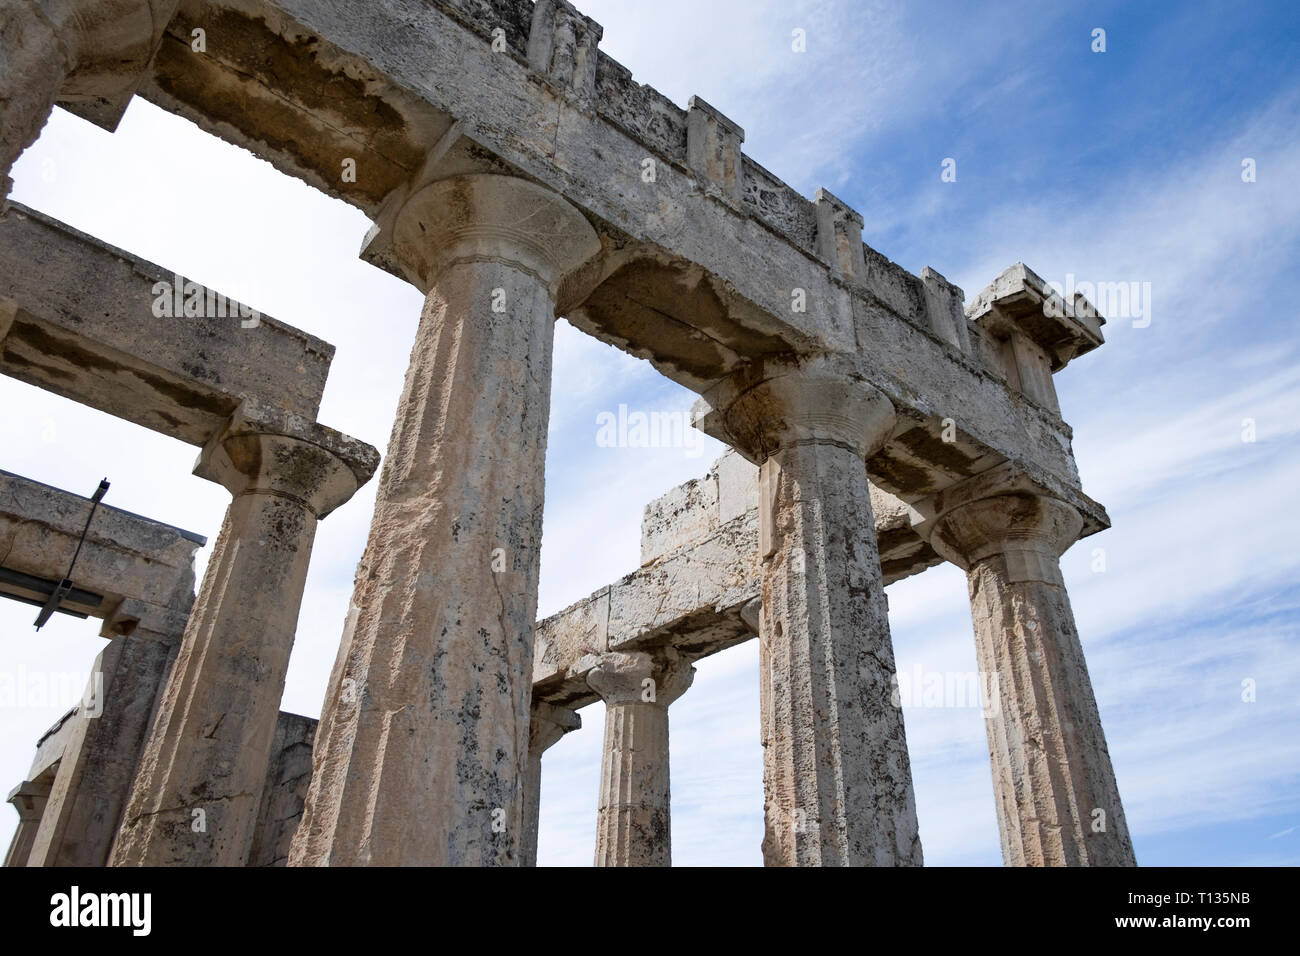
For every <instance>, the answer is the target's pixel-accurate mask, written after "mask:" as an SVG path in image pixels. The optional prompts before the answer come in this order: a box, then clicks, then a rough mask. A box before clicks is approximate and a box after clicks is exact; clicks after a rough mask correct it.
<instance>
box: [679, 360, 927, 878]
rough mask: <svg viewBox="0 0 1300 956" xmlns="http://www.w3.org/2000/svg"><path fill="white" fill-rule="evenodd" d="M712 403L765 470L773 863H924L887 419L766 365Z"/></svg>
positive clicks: (827, 367) (766, 700)
mask: <svg viewBox="0 0 1300 956" xmlns="http://www.w3.org/2000/svg"><path fill="white" fill-rule="evenodd" d="M709 398H710V402H711V403H712V406H713V408H715V409H717V410H719V412H720V414H719V415H717V416H712V417H710V418H709V422H710V424H711V425H713V426H715V427H716V426H717V425H719V424H721V426H722V428H721V429H720V433H719V434H718V435H717V436H716V437H719V438H722V439H723V440H726V441H728V442H729V443H731V444H733V445H739V446H741V447H742V448H743V449H744V450H745V452H746V454H747V457H750V458H751V459H752V460H756V461H759V462H761V466H760V472H759V486H760V507H759V521H760V525H759V530H760V541H759V556H760V558H761V560H762V562H763V587H762V611H761V613H760V622H761V623H760V627H761V637H760V641H761V646H760V661H761V676H760V686H761V692H760V693H761V699H762V705H763V718H762V726H763V734H764V740H763V744H764V781H763V783H764V792H765V799H766V807H765V816H766V834H765V837H764V840H763V857H764V860H765V861H766V863H767V864H768V865H801V866H817V865H821V866H834V865H841V866H843V865H878V866H893V865H919V864H920V863H921V844H920V838H919V836H918V833H917V823H916V804H915V798H914V796H913V792H912V778H911V769H910V764H909V761H908V754H907V743H906V738H905V735H904V729H903V718H902V712H901V710H900V709H899V708H896V707H894V706H893V705H892V703H891V699H890V688H891V684H890V679H891V677H892V676H893V674H894V655H893V647H892V645H891V642H890V637H889V620H888V616H887V610H886V601H885V594H884V584H883V582H882V580H881V570H880V560H879V554H878V552H877V546H876V537H875V533H874V517H873V514H872V510H871V492H870V488H869V486H868V483H867V474H866V467H865V464H864V460H865V458H866V457H867V455H869V454H870V453H871V452H872V451H874V450H875V449H877V448H879V447H880V446H881V445H882V444H883V443H884V442H885V440H886V439H887V438H888V437H889V435H890V434H891V431H892V429H893V426H894V410H893V407H892V406H891V404H890V402H889V400H888V399H887V398H885V397H884V395H882V394H881V393H880V392H879V391H877V390H876V389H874V388H872V387H871V386H870V385H868V384H867V383H865V382H863V381H861V380H860V379H855V378H853V377H851V376H850V375H848V374H845V372H844V370H843V369H842V368H840V367H837V366H836V365H835V364H834V363H833V362H832V361H830V360H819V359H810V360H808V361H807V362H806V363H805V364H804V365H803V366H802V367H794V366H785V365H776V364H771V365H767V366H765V367H760V368H756V369H755V370H754V371H753V373H752V379H746V380H744V381H739V380H737V381H732V382H727V383H724V384H723V387H722V388H719V389H717V390H715V392H714V393H713V394H712V395H711V396H710V397H709ZM700 408H701V406H697V415H698V410H699V409H700Z"/></svg>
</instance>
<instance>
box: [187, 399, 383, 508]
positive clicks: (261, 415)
mask: <svg viewBox="0 0 1300 956" xmlns="http://www.w3.org/2000/svg"><path fill="white" fill-rule="evenodd" d="M268 437H275V438H283V439H287V440H288V441H287V443H282V447H281V448H280V449H279V450H278V451H277V452H276V455H275V460H273V461H267V460H265V456H266V455H267V454H268V452H269V451H270V447H269V446H266V445H265V444H264V443H261V442H258V441H256V440H257V439H260V438H268ZM295 443H301V444H300V445H299V446H298V447H297V448H295ZM311 449H318V450H319V451H322V452H324V453H325V455H324V456H319V455H318V456H313V457H314V459H316V460H315V462H314V464H312V463H309V462H308V460H307V458H308V456H307V454H306V453H307V452H308V451H310V450H311ZM378 467H379V452H378V451H377V450H376V449H375V448H374V447H373V446H371V445H368V444H366V443H365V442H363V441H359V440H358V439H355V438H352V437H350V436H348V435H344V434H343V433H342V432H339V431H335V430H334V429H333V428H328V427H326V426H325V425H322V424H320V423H319V422H316V421H313V420H310V419H307V418H304V417H303V416H301V415H297V414H294V413H293V412H290V411H286V410H285V409H283V408H279V407H277V406H275V405H269V404H266V403H263V402H261V401H257V400H253V399H247V400H245V401H244V402H242V403H241V404H240V406H239V408H238V409H237V410H236V411H235V413H234V414H233V415H232V416H231V417H230V419H229V420H228V421H227V422H226V424H225V425H224V427H222V428H221V429H220V430H218V431H216V432H214V433H213V435H212V437H211V438H210V439H209V440H208V442H207V444H206V445H205V446H204V448H203V451H202V453H201V454H200V455H199V458H198V461H197V463H196V464H195V466H194V474H196V475H198V476H199V477H200V478H206V479H207V480H209V481H215V482H217V483H218V484H221V485H224V486H225V487H226V488H228V489H230V490H231V491H232V493H238V491H237V490H236V489H241V490H242V488H243V487H244V486H245V485H246V484H247V483H248V481H249V480H253V481H255V482H256V481H263V482H265V483H266V484H267V485H268V486H271V487H275V486H278V485H280V484H284V485H286V486H292V487H293V488H300V489H302V490H301V491H293V490H292V488H289V487H286V490H289V492H290V493H291V494H299V493H301V494H304V495H308V496H310V497H311V499H312V510H313V511H315V513H316V516H317V517H318V518H324V517H325V516H326V515H328V514H330V512H332V511H333V510H334V509H335V508H337V507H339V506H340V505H342V504H343V503H344V502H346V501H347V500H348V499H349V498H351V497H352V495H353V494H354V493H355V492H356V490H357V489H358V488H360V487H361V486H362V485H364V484H365V483H366V482H367V481H369V480H370V478H371V476H372V475H373V474H374V473H375V469H376V468H378ZM326 471H328V472H329V474H326V473H325V472H326Z"/></svg>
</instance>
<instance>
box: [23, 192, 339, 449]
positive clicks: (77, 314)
mask: <svg viewBox="0 0 1300 956" xmlns="http://www.w3.org/2000/svg"><path fill="white" fill-rule="evenodd" d="M178 278H179V280H180V282H179V284H178V281H177V280H178ZM186 282H187V280H185V279H184V277H178V276H177V275H176V274H175V273H172V272H169V271H166V270H165V269H163V268H162V267H161V266H157V265H154V264H153V263H150V262H145V261H144V260H143V259H139V258H137V257H135V256H132V255H131V254H130V253H127V252H123V251H122V250H120V249H116V248H114V247H113V246H110V245H108V244H107V243H104V242H101V241H99V240H98V239H95V238H92V237H91V236H87V235H85V234H84V233H80V232H77V231H76V230H75V229H72V228H71V227H69V226H66V225H64V224H63V223H61V222H58V221H56V220H54V219H50V218H49V217H48V216H44V215H42V214H41V213H38V212H36V211H35V210H31V209H27V208H26V207H23V206H20V205H18V204H17V203H14V204H11V205H10V208H9V212H8V215H7V216H6V217H5V219H3V220H0V303H3V302H4V301H8V302H9V303H10V306H11V309H13V314H12V318H11V319H10V321H9V322H8V323H7V324H6V323H5V322H4V320H3V318H2V316H0V372H3V373H4V374H6V375H11V376H13V377H14V378H17V379H19V380H21V381H24V382H27V383H28V384H31V385H35V386H37V387H38V388H43V389H46V390H47V391H51V392H54V393H55V394H58V395H62V396H64V397H65V398H70V399H73V400H74V401H78V402H81V403H82V404H84V405H89V406H90V407H91V408H97V409H99V410H100V411H104V412H108V413H109V414H111V415H115V416H117V417H119V418H125V419H126V420H127V421H131V422H135V423H136V424H137V425H143V426H144V427H146V428H150V429H153V430H154V431H157V432H160V433H162V434H164V435H168V436H170V437H172V438H179V439H180V440H181V441H184V442H188V443H190V444H192V445H198V446H203V445H205V444H206V443H207V442H208V440H209V439H210V438H211V437H212V435H213V434H215V433H216V432H217V431H219V430H220V429H221V428H223V427H224V426H225V424H226V422H227V421H228V420H229V419H230V416H231V415H233V414H234V413H235V410H236V409H237V408H238V407H239V404H240V403H241V402H243V401H245V400H253V401H257V402H260V403H261V404H263V405H267V406H271V407H276V408H280V409H283V410H284V411H286V412H290V413H293V414H295V415H298V416H301V417H302V418H305V419H308V420H313V419H315V418H316V413H317V411H318V410H319V408H320V400H321V395H322V393H323V392H324V389H325V377H326V374H327V373H328V372H329V365H330V361H331V359H332V358H333V357H334V347H333V346H332V345H330V344H329V343H327V342H323V341H321V340H320V339H318V338H316V337H315V336H312V335H308V334H307V333H305V332H302V331H300V330H298V329H295V328H293V327H292V326H289V325H285V324H284V323H282V322H278V321H276V320H275V319H273V318H271V317H270V316H258V317H256V325H252V324H251V323H252V322H253V321H254V319H253V318H241V313H240V303H237V302H235V301H234V300H231V299H227V298H226V297H225V296H221V295H219V293H217V292H215V291H214V290H208V289H205V288H204V287H202V286H198V285H196V284H193V283H190V284H188V285H187V284H186ZM187 289H188V292H187V291H186V290H187ZM160 299H161V303H160ZM187 300H188V301H189V302H190V303H192V306H193V308H192V309H191V311H198V312H202V313H203V314H199V315H185V314H184V311H185V309H186V301H187ZM160 305H161V306H162V307H158V308H156V306H160ZM178 305H179V306H180V311H179V312H178V311H177V308H176V307H177V306H178ZM164 307H165V308H164ZM244 311H249V310H248V309H247V308H246V307H245V309H244ZM157 312H165V314H164V315H158V314H156V313H157ZM218 312H220V313H222V316H220V317H218V316H217V315H216V313H218ZM245 323H249V325H248V327H245Z"/></svg>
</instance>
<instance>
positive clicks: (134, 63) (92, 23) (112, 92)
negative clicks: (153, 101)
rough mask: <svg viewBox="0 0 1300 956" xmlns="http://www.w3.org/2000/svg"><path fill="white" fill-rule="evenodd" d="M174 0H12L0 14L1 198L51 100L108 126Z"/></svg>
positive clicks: (123, 106)
mask: <svg viewBox="0 0 1300 956" xmlns="http://www.w3.org/2000/svg"><path fill="white" fill-rule="evenodd" d="M177 2H178V0H76V2H74V0H63V2H40V0H14V2H12V3H8V4H6V5H5V11H4V18H3V20H0V63H3V64H4V69H3V70H0V204H2V203H3V201H4V199H5V197H6V196H8V195H9V189H10V186H11V185H12V181H11V180H10V179H9V170H10V168H11V167H12V166H13V163H14V160H16V159H17V158H18V156H19V155H20V154H21V153H22V152H23V150H25V149H26V148H27V147H28V146H30V145H31V144H32V143H33V142H34V141H35V140H36V137H37V136H38V135H39V134H40V131H41V128H42V127H43V126H44V125H45V121H46V120H47V119H48V118H49V115H50V110H51V109H52V108H53V107H54V104H55V102H56V101H61V102H64V103H66V104H67V105H68V106H69V108H71V109H73V110H74V111H75V112H77V113H78V114H80V115H82V116H84V117H85V118H87V119H91V120H93V121H96V122H99V123H100V125H105V126H107V127H108V128H110V129H112V128H113V127H115V126H116V125H117V119H118V118H119V117H120V116H121V114H122V111H123V110H125V109H126V104H127V101H129V100H130V97H131V90H132V89H133V88H134V86H135V83H136V81H137V80H138V78H139V76H140V73H141V71H142V70H143V69H144V67H145V65H146V64H147V63H148V61H149V57H150V56H151V55H152V53H153V50H154V48H155V47H156V46H157V44H158V40H159V38H160V37H161V36H162V31H163V27H165V26H166V24H167V21H168V20H170V19H171V15H172V13H174V12H175V10H176V5H177Z"/></svg>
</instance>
